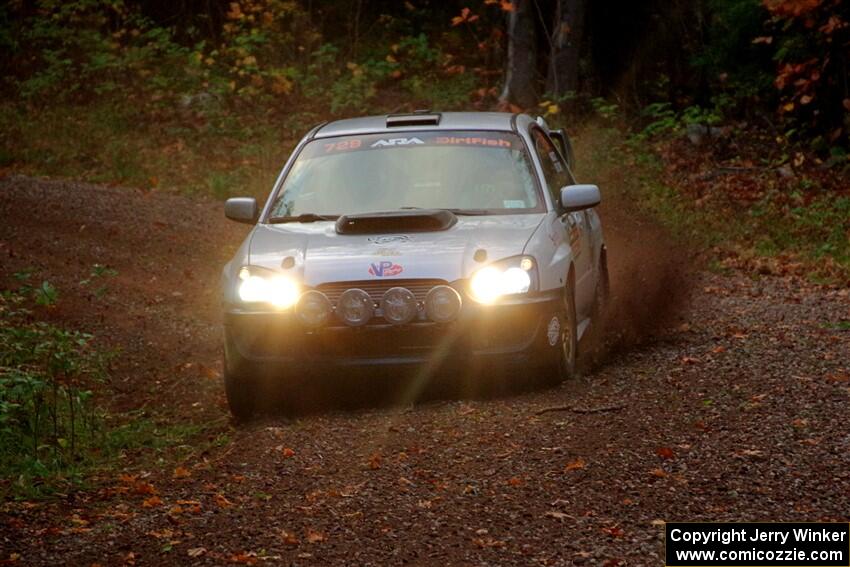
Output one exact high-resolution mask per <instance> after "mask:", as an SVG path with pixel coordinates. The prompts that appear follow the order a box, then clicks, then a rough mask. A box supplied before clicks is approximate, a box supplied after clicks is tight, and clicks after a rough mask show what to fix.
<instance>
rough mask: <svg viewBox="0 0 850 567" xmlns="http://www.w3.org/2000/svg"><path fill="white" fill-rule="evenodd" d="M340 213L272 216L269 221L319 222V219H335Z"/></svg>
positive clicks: (272, 222)
mask: <svg viewBox="0 0 850 567" xmlns="http://www.w3.org/2000/svg"><path fill="white" fill-rule="evenodd" d="M338 218H339V215H317V214H316V213H302V214H300V215H295V216H291V217H271V218H270V219H269V223H271V224H278V223H284V222H317V221H335V220H336V219H338Z"/></svg>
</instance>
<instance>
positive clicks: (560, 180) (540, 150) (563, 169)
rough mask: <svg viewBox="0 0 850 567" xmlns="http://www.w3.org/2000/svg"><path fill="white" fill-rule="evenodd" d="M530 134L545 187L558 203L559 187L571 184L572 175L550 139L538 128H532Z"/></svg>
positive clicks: (559, 197)
mask: <svg viewBox="0 0 850 567" xmlns="http://www.w3.org/2000/svg"><path fill="white" fill-rule="evenodd" d="M531 136H532V138H533V139H534V150H535V151H536V152H537V156H538V157H539V158H540V164H541V165H542V166H543V175H544V176H545V177H546V187H547V189H548V190H549V194H550V195H551V196H552V201H553V202H555V203H559V202H560V201H561V187H563V186H565V185H571V184H572V183H573V180H572V176H571V175H570V172H569V170H568V169H567V166H566V165H565V164H564V161H563V159H561V154H559V153H558V150H557V149H555V146H554V144H552V141H551V140H550V139H549V138H548V136H546V134H544V133H543V131H542V130H540V129H539V128H534V129H532V131H531Z"/></svg>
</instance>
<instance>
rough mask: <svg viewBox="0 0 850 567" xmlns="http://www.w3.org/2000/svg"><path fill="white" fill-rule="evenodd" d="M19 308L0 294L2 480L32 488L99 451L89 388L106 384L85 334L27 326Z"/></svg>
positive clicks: (14, 298) (21, 304) (21, 302)
mask: <svg viewBox="0 0 850 567" xmlns="http://www.w3.org/2000/svg"><path fill="white" fill-rule="evenodd" d="M45 284H47V282H44V284H42V286H41V287H40V288H38V289H37V290H36V291H44V290H45V288H46V287H47V286H49V284H47V285H45ZM49 288H50V289H53V288H52V286H49ZM54 291H55V290H54ZM39 297H41V296H36V301H38V298H39ZM53 301H55V299H53ZM25 303H26V296H25V295H22V294H21V293H19V292H4V293H3V294H2V295H0V477H2V478H12V477H16V478H17V481H16V482H17V484H18V485H30V486H31V483H32V482H33V479H36V478H43V477H54V476H62V475H69V474H70V475H73V474H75V472H76V471H77V470H78V469H79V467H80V466H81V465H82V464H83V463H84V462H85V461H87V460H88V459H89V456H90V453H91V451H93V450H95V449H96V448H97V447H98V446H99V443H100V439H101V436H102V429H101V414H100V412H99V411H98V410H97V408H96V406H95V405H94V404H93V403H92V392H91V390H90V389H89V387H90V385H91V384H93V383H94V382H97V381H99V380H102V379H103V378H104V376H105V366H104V364H105V358H104V357H103V355H102V354H100V353H99V352H98V351H97V350H96V349H94V348H93V346H92V344H91V340H92V337H91V335H87V334H85V333H79V332H76V331H67V330H64V329H61V328H59V327H56V326H54V325H51V324H48V323H44V322H39V321H33V320H32V317H31V313H30V312H29V311H28V310H27V309H26V308H25Z"/></svg>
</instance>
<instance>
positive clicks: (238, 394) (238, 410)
mask: <svg viewBox="0 0 850 567" xmlns="http://www.w3.org/2000/svg"><path fill="white" fill-rule="evenodd" d="M259 390H260V388H259V387H258V380H257V379H256V378H255V377H252V376H235V375H234V374H233V373H232V372H228V371H226V370H225V372H224V394H225V396H227V405H228V407H229V408H230V413H231V414H233V417H234V418H235V419H236V420H237V421H240V422H242V421H249V420H250V419H251V418H252V417H254V416H255V415H256V414H257V410H258V408H259V403H258V400H259V399H260V395H261V393H260V391H259Z"/></svg>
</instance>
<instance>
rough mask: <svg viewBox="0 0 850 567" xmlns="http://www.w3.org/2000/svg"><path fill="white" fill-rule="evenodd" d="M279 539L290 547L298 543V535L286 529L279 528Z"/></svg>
mask: <svg viewBox="0 0 850 567" xmlns="http://www.w3.org/2000/svg"><path fill="white" fill-rule="evenodd" d="M280 539H282V540H283V543H284V544H285V545H288V546H291V547H294V546H296V545H298V543H299V542H298V536H296V535H295V534H294V533H292V532H288V531H286V530H280Z"/></svg>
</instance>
